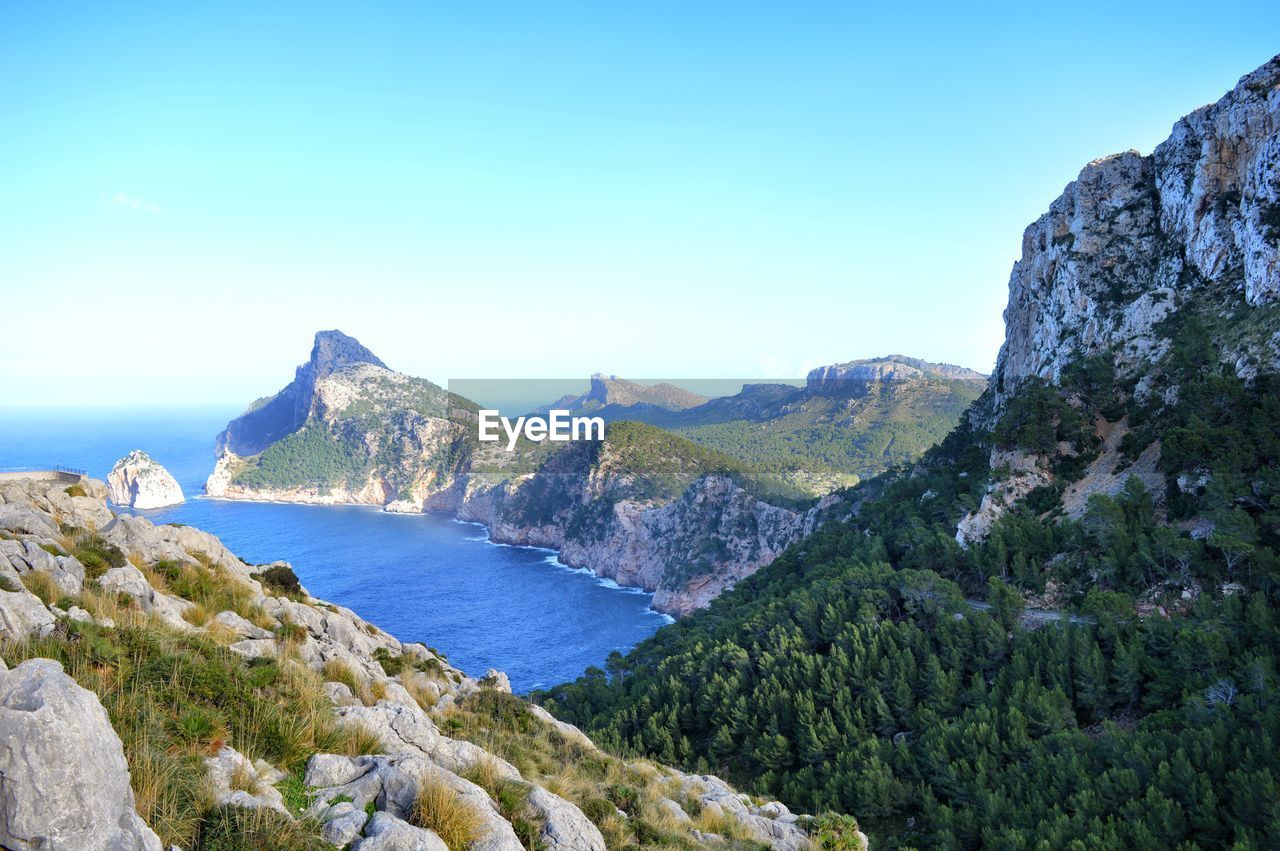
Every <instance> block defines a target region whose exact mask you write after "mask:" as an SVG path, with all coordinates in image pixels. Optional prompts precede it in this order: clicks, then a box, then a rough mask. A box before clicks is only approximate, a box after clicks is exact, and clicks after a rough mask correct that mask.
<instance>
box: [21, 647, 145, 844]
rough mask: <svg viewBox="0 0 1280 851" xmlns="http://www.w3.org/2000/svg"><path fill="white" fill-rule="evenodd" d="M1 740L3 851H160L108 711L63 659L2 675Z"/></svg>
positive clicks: (39, 662) (39, 661) (34, 661)
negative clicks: (137, 807) (136, 795)
mask: <svg viewBox="0 0 1280 851" xmlns="http://www.w3.org/2000/svg"><path fill="white" fill-rule="evenodd" d="M0 741H2V742H4V746H3V747H2V748H0V778H3V781H4V782H3V789H2V790H0V846H3V847H5V848H11V849H13V851H27V850H28V849H30V851H38V850H39V849H46V848H47V849H58V848H65V849H75V848H85V849H88V848H101V849H103V851H133V849H146V851H159V849H160V847H161V844H160V838H159V837H158V836H156V834H155V833H154V832H152V830H151V828H149V827H147V825H146V824H145V823H144V822H143V821H142V819H141V818H139V816H138V813H137V812H136V811H135V810H134V798H133V789H132V788H131V787H130V785H129V766H128V764H127V763H126V762H125V758H124V750H123V748H122V747H121V744H120V738H119V737H118V736H117V735H116V734H115V731H114V730H113V729H112V728H111V723H110V721H109V720H108V719H107V713H106V710H104V709H103V708H102V704H101V703H99V702H98V698H97V697H96V696H95V695H94V694H93V692H91V691H88V690H87V689H83V688H81V687H80V686H79V685H77V684H76V682H75V680H73V679H71V677H69V676H67V675H66V674H65V673H63V671H62V666H61V665H59V664H58V663H57V662H55V661H53V660H51V659H32V660H30V661H27V662H23V663H22V664H21V665H18V666H17V667H15V668H14V669H13V670H11V671H5V672H3V673H0Z"/></svg>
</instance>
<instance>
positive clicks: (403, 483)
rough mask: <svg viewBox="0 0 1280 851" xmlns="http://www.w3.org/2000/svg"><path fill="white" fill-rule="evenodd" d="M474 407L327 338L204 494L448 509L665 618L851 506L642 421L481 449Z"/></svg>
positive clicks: (230, 440) (674, 394) (618, 392)
mask: <svg viewBox="0 0 1280 851" xmlns="http://www.w3.org/2000/svg"><path fill="white" fill-rule="evenodd" d="M592 394H593V395H592V396H591V398H590V399H588V398H587V397H582V400H581V401H582V403H583V404H584V405H587V406H588V407H590V406H591V405H595V404H604V405H605V407H602V408H599V409H598V410H607V409H620V410H628V411H634V410H636V409H637V408H638V407H645V408H649V409H653V410H658V408H657V407H655V406H656V404H658V403H661V404H663V405H668V406H672V407H679V406H682V405H693V406H696V405H699V404H700V403H703V402H704V401H705V400H704V399H703V397H700V396H695V395H693V394H690V393H687V392H686V391H682V390H679V389H678V388H674V387H663V386H658V387H649V386H648V385H640V384H633V383H631V382H626V381H622V380H620V379H604V378H598V379H597V380H596V381H595V384H594V389H593V391H592ZM640 399H644V400H647V401H643V402H641V401H637V400H640ZM620 402H625V403H626V404H625V405H620V404H619V403H620ZM476 410H477V406H476V405H475V404H474V403H472V402H470V401H468V400H466V399H463V398H461V397H460V396H457V395H456V394H451V393H448V392H447V391H445V390H443V389H442V388H440V387H437V386H436V385H434V384H432V383H431V382H428V381H425V380H422V379H419V378H414V377H412V376H407V375H403V374H401V373H398V372H394V371H392V370H390V369H388V368H387V367H386V366H385V364H383V362H382V361H381V360H379V359H378V358H377V357H376V356H375V355H373V354H372V353H371V352H369V350H368V349H366V348H365V347H364V346H362V345H360V343H358V342H357V341H355V340H353V339H352V338H350V337H347V336H346V335H344V334H342V333H341V332H338V331H322V332H320V333H318V334H317V335H316V342H315V346H314V348H313V350H312V354H311V358H310V359H309V360H308V361H307V363H305V364H303V365H302V366H300V367H299V368H298V370H297V375H296V378H295V380H294V381H293V382H292V383H291V384H289V385H288V386H287V387H285V388H284V389H283V390H281V391H280V393H278V394H276V395H275V396H273V397H271V398H270V399H268V400H265V401H260V402H258V403H255V404H254V405H253V406H252V407H251V408H250V410H249V411H247V412H246V413H245V414H243V415H242V416H240V417H238V418H236V419H235V420H233V421H232V422H231V423H229V424H228V426H227V428H226V430H225V431H224V432H223V433H222V434H221V435H219V438H218V447H219V455H218V461H217V464H216V466H215V468H214V471H213V473H212V474H211V475H210V476H209V479H208V482H207V484H206V491H207V492H208V493H209V494H210V495H211V496H217V497H222V498H228V499H265V500H275V501H286V502H311V503H328V504H332V503H358V504H366V505H381V506H384V507H385V508H386V509H387V510H389V511H397V512H408V513H413V512H421V511H429V510H434V511H444V512H448V513H451V514H454V515H456V516H458V517H461V518H463V519H466V520H473V521H480V522H483V523H484V524H485V525H487V526H488V527H489V529H490V534H491V536H492V538H493V540H494V541H496V542H501V543H512V544H529V545H535V546H543V547H553V548H555V549H558V550H560V551H561V556H560V557H561V559H562V561H564V563H565V564H568V565H571V566H574V567H589V568H591V569H592V570H594V571H595V572H597V573H598V574H599V575H601V576H605V577H610V578H613V579H615V580H617V581H618V582H619V583H622V584H624V585H630V586H634V587H640V588H644V589H646V590H648V591H653V592H655V594H656V596H655V600H654V607H655V608H656V609H657V610H659V611H663V612H667V613H670V614H673V615H684V614H687V613H688V612H690V611H692V610H694V609H696V608H698V607H700V606H705V605H706V604H707V603H708V602H709V601H710V600H711V599H713V598H714V597H715V596H716V595H717V594H719V593H720V592H721V591H722V590H723V589H724V588H727V587H732V585H733V583H734V582H736V581H737V580H739V579H741V578H742V577H744V576H747V575H749V574H750V573H751V572H752V571H754V570H756V569H757V568H758V567H760V566H761V565H762V564H766V563H768V562H769V561H770V560H772V559H773V558H774V557H775V556H776V555H777V554H778V553H779V552H781V551H782V549H783V548H784V547H785V546H786V545H787V544H789V543H790V542H791V541H793V540H795V539H796V538H797V537H798V536H799V535H801V534H802V533H803V532H804V531H805V530H808V529H812V528H813V526H814V524H815V523H816V522H817V519H818V517H819V516H820V515H822V516H825V515H826V514H828V513H831V512H832V511H836V510H838V505H837V504H836V501H835V500H828V501H827V502H826V503H824V504H822V505H815V503H816V502H817V500H815V499H814V498H813V497H812V495H811V494H810V493H809V492H808V490H807V489H806V488H804V487H800V486H797V485H796V484H795V482H794V479H793V477H791V476H789V475H786V474H784V473H780V472H774V471H772V470H769V469H766V468H765V467H763V466H762V465H757V464H754V463H752V462H751V461H744V460H742V459H741V458H740V457H734V456H733V455H731V454H730V453H726V452H720V451H717V450H715V449H714V448H710V447H708V446H706V445H700V444H698V443H695V442H693V441H691V440H687V439H685V438H683V437H680V436H679V435H677V434H674V433H671V432H668V431H664V430H662V429H659V428H654V427H652V426H646V425H643V424H641V423H634V422H626V423H623V422H619V423H614V424H613V425H612V426H611V427H610V429H609V431H608V434H607V435H606V437H605V440H604V441H602V442H600V441H597V442H584V443H572V444H568V445H566V444H559V443H551V442H549V441H548V442H542V443H533V442H530V441H528V440H525V439H521V440H520V441H519V442H518V444H517V446H516V450H515V451H512V452H508V451H507V450H506V447H505V445H499V444H497V443H481V442H479V441H478V440H477V439H476V431H475V420H474V416H475V411H476ZM661 410H668V408H662V409H661ZM285 429H292V430H291V431H284V430H285ZM282 432H283V433H282Z"/></svg>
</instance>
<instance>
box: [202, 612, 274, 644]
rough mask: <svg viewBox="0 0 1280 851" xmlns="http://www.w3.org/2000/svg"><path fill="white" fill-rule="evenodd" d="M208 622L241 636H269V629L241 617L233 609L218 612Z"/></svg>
mask: <svg viewBox="0 0 1280 851" xmlns="http://www.w3.org/2000/svg"><path fill="white" fill-rule="evenodd" d="M210 623H216V624H219V625H221V626H224V627H226V628H227V629H229V630H230V631H231V632H233V633H235V634H236V635H239V636H241V637H243V638H271V631H270V630H267V629H263V628H262V627H260V626H258V625H257V624H254V623H251V622H250V621H248V620H246V619H245V618H242V617H241V616H240V615H238V614H236V613H235V612H233V611H230V610H228V611H225V612H218V613H217V614H216V615H214V616H213V619H212V620H211V621H210Z"/></svg>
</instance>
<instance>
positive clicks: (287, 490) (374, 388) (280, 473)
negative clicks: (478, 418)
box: [205, 331, 467, 511]
mask: <svg viewBox="0 0 1280 851" xmlns="http://www.w3.org/2000/svg"><path fill="white" fill-rule="evenodd" d="M450 405H451V397H450V396H449V394H448V393H447V392H446V391H445V390H443V389H442V388H440V387H438V386H436V385H435V384H432V383H431V382H429V381H426V380H424V379H420V378H413V377H411V376H407V375H403V374H401V373H398V372H395V371H393V370H391V369H388V368H387V367H386V365H385V364H384V363H383V362H382V361H381V360H379V359H378V358H377V357H376V356H375V355H374V354H373V353H372V352H370V351H369V350H368V349H366V348H365V347H364V346H362V345H360V343H358V342H357V341H356V340H354V339H352V338H351V337H348V336H346V335H345V334H343V333H342V332H340V331H321V332H319V333H318V334H316V339H315V346H314V347H313V348H312V351H311V358H310V359H309V360H308V361H307V362H306V363H305V364H303V365H301V366H299V367H298V369H297V374H296V377H295V378H294V380H293V382H292V383H290V384H289V385H288V386H287V387H285V388H284V389H283V390H281V391H280V392H279V393H277V394H276V395H275V396H272V397H270V398H269V399H266V400H260V401H259V402H256V403H254V405H253V406H251V407H250V409H249V410H248V411H246V412H245V413H244V414H242V415H241V416H239V417H237V418H236V419H234V420H232V421H231V422H230V423H228V425H227V428H226V429H225V430H224V431H223V432H222V433H221V434H220V435H218V441H217V452H218V459H217V462H216V465H215V467H214V470H213V473H212V474H211V475H210V476H209V479H208V481H207V482H206V484H205V490H206V491H207V492H208V493H209V494H210V495H211V496H220V497H227V498H237V499H265V500H281V501H290V502H312V503H326V504H328V503H363V504H370V505H387V504H388V503H392V502H397V503H399V504H401V505H402V506H408V507H411V508H413V509H415V510H419V511H420V510H422V508H423V506H424V505H425V504H426V503H427V502H428V500H430V499H431V498H432V497H435V496H438V495H439V494H441V493H444V492H447V491H448V490H449V489H450V488H451V487H453V486H454V484H455V483H456V481H457V478H458V476H459V475H460V473H461V472H462V471H463V470H464V469H465V466H466V459H467V448H466V443H465V440H464V432H463V430H462V428H461V427H460V426H458V425H457V424H455V423H451V422H450V421H449V419H448V417H449V412H450Z"/></svg>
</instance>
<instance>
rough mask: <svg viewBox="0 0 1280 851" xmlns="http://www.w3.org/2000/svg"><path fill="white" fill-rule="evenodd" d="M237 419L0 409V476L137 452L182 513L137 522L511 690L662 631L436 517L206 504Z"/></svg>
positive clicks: (584, 580)
mask: <svg viewBox="0 0 1280 851" xmlns="http://www.w3.org/2000/svg"><path fill="white" fill-rule="evenodd" d="M237 413H239V412H238V411H236V410H233V409H184V410H177V411H172V410H159V409H156V410H128V411H118V410H92V411H84V410H58V411H52V410H48V411H13V410H0V469H5V468H13V467H47V466H50V465H55V464H61V465H65V466H70V467H78V468H82V469H84V470H87V471H88V472H89V474H90V475H91V476H94V477H96V478H105V477H106V474H107V472H108V471H109V470H110V469H111V466H112V464H114V463H115V461H116V459H118V458H120V457H121V456H123V455H124V454H125V453H127V452H128V451H129V450H131V449H142V450H144V451H146V452H147V453H148V454H149V455H151V457H153V458H154V459H156V460H157V461H159V462H160V463H161V464H163V465H164V466H165V467H167V468H168V469H169V471H170V472H171V473H173V475H174V477H175V478H177V480H178V483H179V484H180V485H182V490H183V493H185V494H186V495H187V502H186V503H185V504H183V505H179V506H174V507H172V508H163V509H156V510H153V511H141V512H137V513H139V514H142V515H144V516H146V517H148V518H150V519H151V520H152V521H154V522H156V523H170V522H175V523H186V524H187V525H189V526H195V527H198V528H200V529H204V530H207V531H209V532H212V533H214V534H215V535H217V536H218V537H219V538H221V539H222V541H223V543H225V544H226V545H227V546H228V547H229V548H230V549H231V551H232V552H234V553H236V555H238V556H240V557H241V558H242V559H244V560H245V561H248V562H250V563H259V562H267V561H275V560H278V559H283V560H286V561H289V562H291V563H292V564H293V567H294V570H295V571H296V572H297V574H298V576H299V577H300V578H301V579H302V582H303V584H304V585H306V586H307V589H308V590H310V591H311V593H312V594H315V595H316V596H317V597H321V598H324V599H326V600H330V601H332V602H335V603H339V604H341V605H344V606H347V607H349V608H351V609H353V610H355V611H356V612H358V613H359V614H360V615H361V616H362V617H364V618H367V619H368V620H370V621H372V622H374V623H376V624H377V625H378V626H380V627H382V628H383V629H385V630H387V631H388V632H390V633H391V634H392V635H395V636H396V637H397V638H399V639H401V640H402V641H421V642H423V643H424V644H427V645H429V646H431V647H436V648H438V649H440V650H441V651H443V652H444V653H445V654H446V655H447V656H448V657H449V661H450V662H452V663H453V664H455V665H457V666H458V667H460V668H462V669H463V670H464V671H466V672H468V673H470V674H473V675H474V674H481V673H483V672H484V671H485V670H486V669H487V668H491V667H493V668H498V669H500V670H503V671H506V672H507V674H508V676H510V677H511V684H512V686H513V688H514V689H515V690H517V691H521V692H523V691H528V690H529V689H533V688H539V687H545V686H549V685H553V684H555V683H558V682H563V681H565V680H568V679H572V678H574V677H576V676H578V675H579V674H581V673H582V671H583V670H584V669H585V668H586V667H587V666H589V665H601V664H602V663H603V662H604V660H605V657H606V656H608V655H609V652H610V651H612V650H619V651H624V652H625V651H626V650H627V649H629V648H630V647H632V646H634V645H635V644H636V643H637V642H639V641H641V640H642V639H644V638H647V637H648V636H649V635H652V634H653V632H654V631H655V630H657V629H658V627H660V626H662V625H663V624H664V623H667V622H669V618H667V617H666V616H665V615H661V614H657V613H655V612H653V611H652V610H651V609H650V608H649V603H650V599H651V598H650V595H648V594H644V593H641V592H638V591H636V590H634V589H622V588H618V587H617V586H616V585H614V584H613V583H612V582H610V581H608V580H601V579H597V578H596V577H595V576H593V575H591V574H590V573H589V572H588V571H585V570H573V569H571V568H567V567H564V566H563V565H561V564H560V563H559V562H558V561H557V560H556V558H555V554H554V553H553V552H551V551H548V550H538V549H530V548H524V547H507V546H498V545H494V544H491V543H489V542H488V540H487V538H488V536H487V534H486V533H485V530H484V528H483V527H481V526H477V525H474V524H464V523H459V522H457V521H455V520H453V519H452V518H451V517H448V516H445V515H439V514H427V515H397V514H387V513H384V512H382V511H380V510H378V509H376V508H372V507H365V506H313V505H285V504H276V503H250V502H232V501H227V500H216V499H207V498H203V497H201V496H200V494H201V492H202V491H201V488H202V486H203V484H204V480H205V477H206V476H207V475H208V474H209V471H210V470H211V469H212V467H213V439H214V436H215V435H216V434H217V433H218V432H219V431H220V430H221V429H222V428H223V427H224V426H225V425H226V423H227V420H229V419H230V418H231V417H233V416H235V415H236V414H237Z"/></svg>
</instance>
